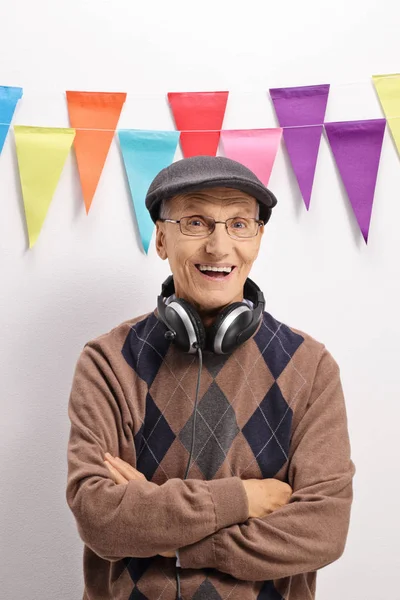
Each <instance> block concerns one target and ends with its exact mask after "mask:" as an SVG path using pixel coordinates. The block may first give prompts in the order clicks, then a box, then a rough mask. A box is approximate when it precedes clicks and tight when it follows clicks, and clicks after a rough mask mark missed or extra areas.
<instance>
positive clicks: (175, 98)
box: [168, 92, 229, 158]
mask: <svg viewBox="0 0 400 600" xmlns="http://www.w3.org/2000/svg"><path fill="white" fill-rule="evenodd" d="M228 94H229V92H170V93H169V94H168V101H169V103H170V107H171V111H172V114H173V117H174V120H175V126H176V128H177V129H178V130H180V131H181V138H180V142H181V148H182V153H183V156H184V157H185V158H189V157H190V156H196V155H198V154H206V155H210V156H215V155H216V153H217V149H218V143H219V138H220V129H221V128H222V122H223V120H224V115H225V109H226V103H227V100H228Z"/></svg>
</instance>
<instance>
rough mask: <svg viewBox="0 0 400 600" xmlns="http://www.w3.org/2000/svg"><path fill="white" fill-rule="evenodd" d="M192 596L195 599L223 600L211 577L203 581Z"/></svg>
mask: <svg viewBox="0 0 400 600" xmlns="http://www.w3.org/2000/svg"><path fill="white" fill-rule="evenodd" d="M192 598H193V600H222V597H221V596H220V595H219V594H218V592H217V590H216V589H215V587H214V586H213V584H212V583H211V581H210V580H209V579H206V580H205V581H203V583H202V584H201V586H200V587H199V588H197V591H196V593H195V594H193V597H192Z"/></svg>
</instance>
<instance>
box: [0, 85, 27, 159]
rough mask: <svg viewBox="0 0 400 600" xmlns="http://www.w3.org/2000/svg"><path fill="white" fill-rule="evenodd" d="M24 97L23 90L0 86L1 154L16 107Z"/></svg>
mask: <svg viewBox="0 0 400 600" xmlns="http://www.w3.org/2000/svg"><path fill="white" fill-rule="evenodd" d="M21 97H22V88H20V87H6V86H3V85H0V153H1V151H2V149H3V146H4V142H5V139H6V137H7V133H8V130H9V128H10V123H11V121H12V118H13V115H14V111H15V107H16V106H17V102H18V100H19V99H20V98H21Z"/></svg>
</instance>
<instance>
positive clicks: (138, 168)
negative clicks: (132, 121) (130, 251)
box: [118, 129, 180, 254]
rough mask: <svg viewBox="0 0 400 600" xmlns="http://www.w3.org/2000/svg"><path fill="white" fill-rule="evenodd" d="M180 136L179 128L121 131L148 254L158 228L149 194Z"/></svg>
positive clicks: (122, 143) (142, 235)
mask: <svg viewBox="0 0 400 600" xmlns="http://www.w3.org/2000/svg"><path fill="white" fill-rule="evenodd" d="M179 135H180V134H179V131H148V130H140V129H120V130H119V131H118V137H119V143H120V146H121V152H122V156H123V159H124V164H125V170H126V174H127V177H128V182H129V187H130V190H131V195H132V200H133V206H134V209H135V213H136V218H137V222H138V226H139V231H140V237H141V239H142V244H143V248H144V250H145V252H146V254H147V252H148V249H149V244H150V240H151V236H152V233H153V228H154V223H153V221H152V220H151V217H150V214H149V212H148V210H147V208H146V206H145V203H144V201H145V197H146V193H147V190H148V189H149V186H150V183H151V182H152V180H153V179H154V177H155V176H156V175H157V173H158V172H159V171H161V169H164V168H165V167H168V165H170V164H171V163H172V161H173V159H174V155H175V151H176V147H177V145H178V141H179Z"/></svg>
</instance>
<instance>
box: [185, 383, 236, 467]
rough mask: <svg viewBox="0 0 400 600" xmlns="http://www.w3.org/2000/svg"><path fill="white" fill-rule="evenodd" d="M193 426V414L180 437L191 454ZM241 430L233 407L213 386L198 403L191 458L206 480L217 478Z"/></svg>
mask: <svg viewBox="0 0 400 600" xmlns="http://www.w3.org/2000/svg"><path fill="white" fill-rule="evenodd" d="M192 427H193V414H192V415H191V416H190V418H189V420H188V421H187V423H186V425H185V426H184V427H183V429H182V431H181V432H180V434H179V436H178V437H179V439H180V440H181V442H182V443H183V445H184V446H185V448H186V450H187V451H188V452H190V448H191V444H192ZM239 431H240V429H239V427H238V425H237V422H236V417H235V412H234V410H233V408H232V406H231V405H230V403H229V401H228V400H227V398H226V396H225V394H224V393H223V392H222V390H221V389H220V388H219V386H218V384H217V383H215V382H214V383H212V384H211V386H210V387H209V388H208V390H207V392H206V393H205V395H204V396H203V398H202V399H201V401H200V402H199V404H198V413H197V417H196V437H195V444H194V451H193V457H192V460H194V461H195V462H196V463H197V465H198V466H199V467H200V469H201V471H202V473H203V475H204V477H205V479H212V478H213V477H214V475H215V473H216V472H217V471H218V469H219V468H220V466H221V465H222V463H223V462H224V460H225V459H226V455H227V452H228V451H229V448H230V447H231V445H232V442H233V440H234V439H235V437H236V435H237V434H238V433H239ZM189 473H190V471H189Z"/></svg>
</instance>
